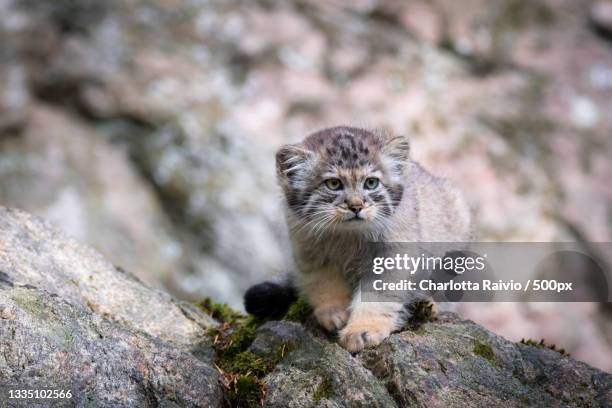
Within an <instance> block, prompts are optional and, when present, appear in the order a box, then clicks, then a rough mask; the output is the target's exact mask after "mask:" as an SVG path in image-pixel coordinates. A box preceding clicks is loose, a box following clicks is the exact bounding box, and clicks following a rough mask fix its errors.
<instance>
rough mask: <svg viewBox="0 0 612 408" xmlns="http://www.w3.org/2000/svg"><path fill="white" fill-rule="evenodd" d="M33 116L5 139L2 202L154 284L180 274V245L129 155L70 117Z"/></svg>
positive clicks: (36, 112)
mask: <svg viewBox="0 0 612 408" xmlns="http://www.w3.org/2000/svg"><path fill="white" fill-rule="evenodd" d="M29 112H30V118H29V120H28V122H27V124H26V125H25V126H24V127H23V128H22V130H21V132H20V134H19V135H16V136H13V137H7V138H4V139H0V148H1V149H2V152H3V154H2V156H1V157H0V186H1V187H0V202H1V203H2V204H3V205H5V206H11V207H17V208H21V209H24V210H26V211H29V212H31V213H34V214H37V215H40V216H43V217H45V218H46V219H48V220H50V221H52V222H54V223H56V224H57V225H60V226H62V227H63V229H64V230H65V231H67V232H68V233H69V234H70V235H72V236H73V237H75V238H77V239H79V240H82V241H84V242H88V243H90V244H91V245H93V246H94V247H95V248H96V249H98V250H99V251H100V252H102V254H104V255H105V256H106V257H107V258H108V259H110V260H111V261H112V262H113V263H115V264H116V265H119V266H121V267H123V268H125V269H127V270H130V271H132V272H133V273H135V274H136V275H137V276H138V277H140V278H141V279H143V280H145V281H147V282H149V283H151V284H158V285H159V282H163V281H164V279H165V278H167V276H168V274H170V273H172V272H174V271H176V270H180V268H181V263H180V256H181V253H182V247H181V243H180V241H179V240H178V239H177V238H176V237H175V236H173V234H172V228H171V226H170V223H169V220H168V219H167V217H165V215H164V214H163V212H162V211H161V208H160V204H159V202H158V200H157V197H156V196H155V194H154V192H153V191H152V189H151V188H150V186H148V185H147V184H146V183H144V182H143V180H142V177H141V176H140V175H139V174H138V173H137V172H136V171H135V170H134V168H133V167H132V166H131V165H130V162H129V158H128V157H127V154H126V152H124V151H121V150H120V149H119V148H117V147H115V146H112V145H111V144H109V143H108V142H107V141H105V140H104V139H102V138H100V137H99V136H98V135H97V134H96V131H95V129H93V128H92V127H91V126H90V125H89V124H87V123H85V122H83V121H80V120H78V119H77V118H74V117H73V116H71V115H69V114H66V112H64V111H61V110H58V109H55V108H53V107H50V106H48V105H44V104H43V105H41V104H32V105H31V106H30V111H29ZM26 186H27V187H26Z"/></svg>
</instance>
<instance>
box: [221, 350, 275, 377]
mask: <svg viewBox="0 0 612 408" xmlns="http://www.w3.org/2000/svg"><path fill="white" fill-rule="evenodd" d="M226 365H227V366H228V367H227V368H229V369H230V370H231V372H232V373H235V374H253V375H255V376H257V377H260V376H263V375H265V374H266V373H268V372H269V371H270V363H269V362H267V361H265V360H264V359H263V358H262V357H260V356H258V355H256V354H254V353H252V352H250V351H242V352H240V353H238V354H236V355H235V356H233V357H232V358H231V359H229V360H228V361H227V364H226Z"/></svg>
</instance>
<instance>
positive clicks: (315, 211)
mask: <svg viewBox="0 0 612 408" xmlns="http://www.w3.org/2000/svg"><path fill="white" fill-rule="evenodd" d="M409 150H410V147H409V142H408V140H407V139H406V138H405V137H402V136H392V135H389V134H386V133H384V132H376V131H369V130H365V129H359V128H353V127H334V128H329V129H324V130H321V131H319V132H316V133H314V134H311V135H310V136H308V137H307V138H306V139H305V140H304V141H303V142H302V143H299V144H294V145H286V146H283V147H281V148H280V149H279V151H278V153H277V155H276V167H277V174H278V180H279V183H280V185H281V187H282V189H283V193H284V195H285V199H286V204H287V222H288V226H289V231H290V237H291V242H292V246H293V252H294V257H295V261H296V266H297V269H298V273H297V276H296V277H295V279H294V282H295V284H296V285H297V287H298V289H299V290H300V291H301V292H302V293H303V294H305V295H306V296H307V297H308V299H309V301H310V303H311V304H312V306H313V309H314V314H315V316H316V317H317V319H318V321H319V323H320V324H321V325H322V326H323V327H324V328H326V329H327V330H329V331H338V332H339V337H340V338H339V340H340V344H341V345H343V346H344V347H346V348H347V349H348V350H350V351H359V350H361V349H363V348H364V347H370V346H375V345H376V344H378V343H380V342H381V341H382V340H383V339H384V338H386V337H387V336H388V335H389V334H390V333H391V332H392V331H393V330H397V329H398V328H400V327H401V325H402V324H403V321H404V319H405V318H406V312H405V310H406V309H405V307H404V306H405V304H406V303H409V302H410V299H397V302H385V303H373V302H361V300H360V294H359V282H360V279H361V277H362V276H364V274H365V273H369V271H367V270H366V269H365V268H366V267H367V266H368V265H369V260H370V259H371V256H372V254H370V253H368V251H369V246H367V245H365V244H366V243H367V242H372V241H374V242H393V241H396V242H397V241H404V242H406V241H413V242H414V241H428V242H433V241H442V242H446V241H466V240H468V239H469V238H470V212H469V209H468V207H467V205H466V204H465V201H464V200H463V197H462V195H461V194H460V193H459V191H458V190H456V189H455V188H454V187H452V186H451V185H450V184H449V183H448V182H447V181H446V180H444V179H441V178H437V177H434V176H432V175H431V174H429V173H428V172H427V171H426V170H424V169H423V168H422V167H421V166H420V165H418V164H417V163H415V162H413V161H412V160H410V158H409ZM372 179H375V180H376V181H372ZM330 180H332V181H330ZM339 185H340V186H341V187H340V188H337V187H338V186H339Z"/></svg>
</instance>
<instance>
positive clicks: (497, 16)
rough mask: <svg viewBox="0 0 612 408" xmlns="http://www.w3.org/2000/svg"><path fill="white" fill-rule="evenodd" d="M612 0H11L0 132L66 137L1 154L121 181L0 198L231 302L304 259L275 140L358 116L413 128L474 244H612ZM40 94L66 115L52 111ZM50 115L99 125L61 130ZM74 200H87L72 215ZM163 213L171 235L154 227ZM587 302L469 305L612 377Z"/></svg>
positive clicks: (185, 288) (172, 285)
mask: <svg viewBox="0 0 612 408" xmlns="http://www.w3.org/2000/svg"><path fill="white" fill-rule="evenodd" d="M607 3H608V2H604V1H591V0H540V1H532V0H495V1H490V0H464V1H461V2H458V1H453V0H414V1H405V2H398V1H395V0H377V1H369V0H360V1H358V2H355V1H354V2H305V1H299V2H286V1H277V0H272V1H270V0H266V1H255V2H243V1H237V0H210V1H189V0H150V1H147V2H141V1H132V2H127V1H114V0H99V1H93V0H86V1H85V0H84V1H79V2H75V1H71V0H57V1H53V2H41V1H34V0H22V1H15V0H4V1H0V43H2V45H3V47H1V49H0V57H2V58H1V60H2V64H0V139H2V140H3V141H4V140H9V139H12V138H15V137H17V136H18V135H24V134H25V135H26V136H25V137H26V139H30V140H37V141H40V140H45V138H46V137H47V130H48V131H49V133H53V134H54V136H53V137H52V138H53V140H54V141H56V142H57V141H58V140H70V141H71V143H64V144H62V143H61V142H60V143H50V144H52V147H53V149H51V150H52V151H53V152H54V153H53V154H54V155H57V156H45V151H47V149H46V148H47V147H49V145H50V144H44V145H43V146H44V147H45V149H41V148H40V147H37V146H36V145H35V144H27V145H22V144H21V143H22V142H20V141H18V140H16V139H14V140H13V141H10V143H11V146H13V148H11V149H7V150H3V152H5V151H6V154H3V161H4V163H3V164H6V163H9V164H10V165H11V166H12V165H14V164H15V163H16V162H19V159H21V158H22V157H30V158H33V159H36V158H40V157H42V156H45V157H48V158H49V160H51V159H52V158H53V157H60V156H61V157H68V156H70V152H71V144H72V143H75V144H78V145H81V144H87V145H91V143H92V142H91V141H92V139H94V138H97V139H105V140H106V142H108V141H110V142H111V143H101V144H96V146H102V145H104V146H105V147H104V148H101V149H100V150H101V151H103V152H104V156H105V157H107V158H110V157H113V159H112V160H113V163H117V161H121V162H122V163H124V164H123V165H121V166H120V167H121V168H122V169H123V170H125V171H123V170H122V171H121V174H122V175H128V176H126V177H125V179H124V178H123V177H122V178H121V179H122V180H124V181H125V180H127V181H126V182H125V183H124V182H121V183H120V182H117V184H116V186H117V191H113V185H110V186H108V185H106V184H104V186H105V187H104V188H101V189H97V188H96V187H98V186H99V184H98V183H97V182H96V181H99V180H100V178H101V175H100V174H98V175H95V174H93V175H92V174H91V172H89V171H85V172H83V176H84V178H85V179H86V180H87V182H86V183H80V185H79V186H78V188H76V187H75V184H77V181H78V178H79V174H80V170H78V171H67V172H66V174H72V175H74V178H71V179H65V180H63V181H62V182H61V183H58V184H57V186H61V187H62V188H55V189H53V190H50V191H49V190H47V193H48V195H45V196H44V197H43V196H42V195H39V196H37V195H36V194H34V193H32V192H30V193H32V194H24V191H22V190H20V189H19V188H15V189H10V191H8V192H6V193H0V200H1V202H3V203H5V204H10V205H12V206H18V207H23V208H26V209H28V210H31V211H34V212H36V213H38V214H40V215H43V216H45V217H48V218H53V221H54V222H58V223H59V224H61V227H62V228H64V229H66V230H68V231H70V232H71V233H75V231H78V230H79V228H77V227H79V226H83V225H88V226H89V225H91V226H93V228H89V227H88V228H87V230H89V231H93V232H88V233H82V234H77V235H78V237H79V239H83V240H85V241H87V243H89V244H91V245H94V247H96V248H97V249H98V250H100V251H102V252H103V253H104V254H105V255H106V256H107V257H108V258H109V259H111V261H113V262H114V263H116V264H118V265H123V266H124V267H126V268H127V269H129V270H131V271H133V272H134V273H136V274H138V276H141V277H142V278H143V279H146V280H147V281H156V282H158V283H159V284H160V285H163V286H164V287H165V288H167V289H168V290H169V291H170V292H171V293H173V294H174V295H176V296H178V297H180V298H182V299H192V300H193V299H198V298H199V297H201V296H205V295H208V296H213V297H214V298H215V299H217V300H219V301H226V302H229V303H231V304H232V305H233V306H237V307H239V306H240V303H241V301H240V296H241V294H242V293H243V292H244V290H245V289H246V288H247V287H248V286H249V285H251V284H253V283H255V282H258V281H261V280H262V279H263V278H264V277H266V276H268V275H271V274H274V273H276V272H278V271H284V270H287V269H291V264H290V262H289V261H288V258H289V257H288V256H287V253H286V252H287V243H286V240H285V239H284V233H283V228H282V225H283V224H282V220H281V218H282V217H281V214H282V212H281V210H280V205H279V204H280V200H279V195H278V190H277V189H276V187H275V177H274V150H275V149H276V148H277V147H278V146H279V145H280V144H282V143H288V142H294V141H296V140H297V139H299V138H301V137H303V136H304V135H305V134H307V133H308V132H310V131H312V130H314V129H317V128H320V127H322V126H326V125H336V124H356V125H360V124H366V125H368V126H381V127H388V128H391V129H392V130H393V131H394V132H397V133H402V134H406V135H409V136H410V138H411V140H412V152H413V154H414V156H415V158H416V159H418V160H419V161H421V162H423V164H424V165H426V167H428V168H429V169H431V170H432V171H433V172H434V173H436V174H439V175H442V176H450V177H452V178H453V179H454V181H455V182H456V183H457V184H458V185H459V186H460V187H462V188H463V189H464V190H465V191H466V192H468V198H469V200H470V203H471V205H472V206H473V207H474V209H475V211H474V213H475V222H476V230H477V231H478V232H479V236H480V239H482V240H495V241H522V242H524V241H566V240H586V241H595V242H597V241H599V242H609V241H611V240H612V224H611V223H610V221H609V220H610V216H609V215H610V207H611V203H612V201H611V200H612V199H611V197H612V184H611V183H609V180H610V179H611V178H612V165H611V162H610V160H609V157H610V156H612V147H611V146H612V144H610V142H609V140H610V137H609V136H610V134H612V115H611V114H610V112H612V109H611V103H610V101H612V53H610V52H609V47H610V44H609V36H607V35H605V33H604V32H602V29H603V28H604V25H605V24H607V23H606V21H607V20H606V18H607V17H606V15H607V14H606V12H605V11H604V7H607V6H605V4H607ZM602 5H604V6H602ZM594 28H595V30H593V29H594ZM593 31H596V34H599V35H596V34H595V33H594V32H593ZM602 34H604V35H602ZM32 39H36V41H33V40H32ZM41 106H44V107H46V109H45V110H48V109H49V107H52V108H53V112H54V114H53V115H46V116H45V117H51V118H52V119H53V118H55V119H53V120H49V121H48V123H42V124H41V121H40V119H41V115H40V111H39V109H40V107H41ZM32 113H33V114H32ZM58 117H62V118H64V119H66V121H67V122H69V123H70V124H71V126H70V129H74V127H73V126H72V125H77V126H78V127H79V129H86V131H85V132H82V131H78V132H76V133H78V134H79V135H81V134H82V133H87V134H88V136H84V137H83V140H80V141H79V142H76V141H75V140H74V137H70V136H67V137H66V138H59V137H58V136H57V133H56V132H59V133H62V131H63V130H65V129H66V128H67V126H66V121H59V120H56V119H57V118H58ZM32 121H35V122H36V123H31V122H32ZM33 124H34V125H36V126H32V125H33ZM53 128H56V129H55V131H53ZM33 131H34V132H36V133H40V134H38V135H36V136H34V135H33V134H32V132H33ZM76 133H75V134H76ZM7 143H8V142H7ZM109 145H111V146H109ZM4 146H5V144H4V143H3V147H4ZM15 146H20V147H15ZM21 149H31V150H32V152H31V154H29V153H27V152H24V151H21ZM109 149H110V150H113V151H114V153H109ZM117 150H118V151H119V153H117ZM126 150H127V151H128V152H129V154H124V153H125V151H126ZM120 155H123V156H122V157H118V156H120ZM29 163H30V164H32V161H29ZM21 165H23V163H21ZM33 166H34V167H36V165H33ZM9 167H10V166H9ZM17 167H19V166H17ZM61 167H71V166H70V165H69V163H64V164H63V165H62V166H61ZM128 167H129V168H130V169H127V170H126V168H128ZM78 169H82V167H81V166H79V167H78ZM2 170H3V169H0V174H1V172H2ZM4 170H6V169H4ZM9 170H10V169H9ZM107 172H108V169H105V171H104V172H102V174H107ZM36 174H40V176H41V177H40V178H39V179H40V180H48V178H47V177H48V175H47V174H45V173H44V169H40V168H38V169H37V173H36ZM129 174H132V175H134V174H137V175H138V177H132V176H129ZM5 176H6V174H5ZM9 179H10V183H9V184H10V185H17V186H21V185H22V184H23V183H26V182H32V180H33V178H32V177H28V176H25V177H23V178H21V176H19V175H16V176H9V177H8V178H7V179H2V181H4V180H9ZM20 180H22V181H20ZM84 184H86V185H84ZM0 185H1V186H2V187H3V186H4V185H3V184H0ZM126 185H128V186H129V188H126ZM2 187H0V191H2ZM64 187H66V188H67V189H68V193H67V192H66V188H64ZM40 188H41V187H40V186H38V187H37V190H38V189H40ZM132 188H133V190H134V191H138V192H145V193H143V195H141V194H138V196H139V198H135V197H133V200H135V201H138V203H132V205H134V207H135V208H146V209H144V210H143V211H142V214H143V215H142V218H141V217H134V216H133V214H134V212H137V211H136V210H134V207H131V206H130V203H128V202H127V200H128V199H129V200H130V201H131V200H132V195H131V194H130V195H129V197H128V196H126V194H125V191H126V190H130V189H132ZM75 190H76V192H75ZM92 190H97V191H98V192H99V193H101V196H98V197H96V199H95V200H94V204H99V203H101V202H104V203H106V204H108V203H109V202H112V203H115V204H114V205H113V209H112V210H110V209H108V208H100V207H105V206H98V205H91V204H90V201H89V200H82V198H81V199H80V198H79V196H81V197H82V196H89V197H92V196H95V194H91V193H92ZM41 191H43V190H41ZM147 191H148V193H146V192H147ZM151 192H152V193H151ZM150 193H151V194H150ZM135 195H136V194H135ZM135 195H134V196H135ZM29 197H31V198H29ZM26 198H28V200H26ZM150 200H151V201H150ZM84 201H85V202H86V203H84ZM154 201H155V202H157V203H158V204H159V205H151V206H144V204H143V202H149V203H151V202H154ZM117 203H119V205H118V207H120V211H119V210H117V207H116V206H117ZM51 204H53V205H51ZM73 208H76V209H79V208H81V209H83V208H85V209H86V211H84V210H83V211H81V214H83V215H82V216H79V217H76V216H75V217H72V216H71V214H72V213H71V212H70V210H71V209H73ZM49 209H50V210H52V211H48V210H49ZM66 214H68V215H66ZM125 214H129V216H128V217H126V216H125ZM585 214H588V216H584V215H585ZM126 218H129V220H128V221H126ZM79 220H80V221H79ZM101 220H104V221H103V222H102V221H101ZM158 220H170V224H171V225H170V228H169V229H166V228H161V229H160V231H162V232H161V233H159V234H158V233H155V234H151V233H150V231H151V230H152V229H153V230H156V229H157V228H156V227H155V226H158V225H161V224H164V223H163V222H162V223H160V222H158ZM77 221H79V222H77ZM135 225H137V226H138V228H135ZM83 230H85V228H84V229H81V231H83ZM98 233H99V234H98ZM126 236H128V237H129V238H128V239H127V240H126V238H125V237H126ZM236 237H240V239H237V238H236ZM168 250H170V251H168ZM168 253H169V254H170V255H172V256H171V258H172V257H174V258H176V257H178V258H180V259H179V260H178V261H179V262H178V264H176V263H175V261H176V259H175V260H172V259H164V257H165V256H166V255H167V254H168ZM154 264H157V265H154ZM147 274H148V276H145V275H147ZM509 307H512V308H514V310H513V312H511V313H505V309H506V308H509ZM592 307H594V308H595V311H588V312H583V311H582V310H585V309H586V308H583V307H581V308H575V309H574V310H573V311H572V314H571V316H572V317H571V319H567V318H566V317H568V316H567V315H566V314H565V313H563V312H562V311H561V312H559V310H558V309H557V308H556V307H553V308H552V309H551V313H556V316H557V318H558V319H559V318H563V324H557V323H556V322H554V323H553V321H552V320H550V319H548V316H549V313H531V312H529V310H530V309H531V308H529V307H526V308H523V307H520V305H518V304H513V305H511V306H507V305H491V306H490V307H489V308H487V309H486V310H483V308H481V307H468V308H465V309H464V310H463V311H462V314H465V315H466V316H469V317H470V318H473V319H475V320H477V321H478V322H479V323H483V324H484V323H486V324H487V325H488V327H489V328H491V329H493V330H494V331H496V332H498V333H500V334H503V335H505V336H507V337H509V338H512V339H513V340H519V339H520V337H518V338H517V337H516V335H515V333H516V332H522V333H529V335H531V336H534V337H537V338H540V337H546V338H551V339H554V340H555V341H556V342H558V343H560V344H563V345H565V346H567V347H568V348H570V352H571V353H572V355H574V356H576V358H579V359H581V360H584V361H587V362H589V363H590V364H594V365H597V366H598V367H600V368H604V369H608V370H610V369H612V356H608V357H606V356H602V355H601V354H602V353H601V352H600V350H606V348H607V349H609V348H610V339H612V336H611V335H610V325H609V324H602V323H601V322H602V321H609V318H607V317H602V315H601V311H600V310H599V309H598V308H597V306H592ZM579 309H580V310H579ZM491 316H493V317H491ZM500 316H503V318H502V317H500ZM509 316H512V321H510V320H509V319H506V317H509ZM591 316H595V317H594V318H591ZM597 316H599V317H597ZM573 321H579V322H582V326H581V327H582V329H583V330H579V331H577V330H574V326H573V323H572V322H573ZM585 322H588V323H585ZM585 325H588V328H587V327H585ZM593 345H596V347H595V346H593ZM607 354H608V355H609V354H610V353H607Z"/></svg>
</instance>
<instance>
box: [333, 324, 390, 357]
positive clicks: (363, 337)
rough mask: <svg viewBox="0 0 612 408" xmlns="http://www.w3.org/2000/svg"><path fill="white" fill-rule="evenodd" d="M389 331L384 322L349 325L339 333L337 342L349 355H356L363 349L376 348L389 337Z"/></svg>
mask: <svg viewBox="0 0 612 408" xmlns="http://www.w3.org/2000/svg"><path fill="white" fill-rule="evenodd" d="M391 329H392V328H391V326H390V325H389V324H388V323H387V322H384V321H381V322H368V323H357V324H352V323H350V324H349V325H348V326H346V327H345V328H344V329H343V330H342V331H341V332H340V336H339V340H338V342H339V343H340V345H341V346H342V347H344V348H345V349H347V350H348V351H350V352H351V353H356V352H358V351H361V350H363V349H364V348H370V347H374V346H378V345H379V344H380V343H381V342H382V341H383V340H384V339H386V338H387V337H389V335H390V334H391Z"/></svg>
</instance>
